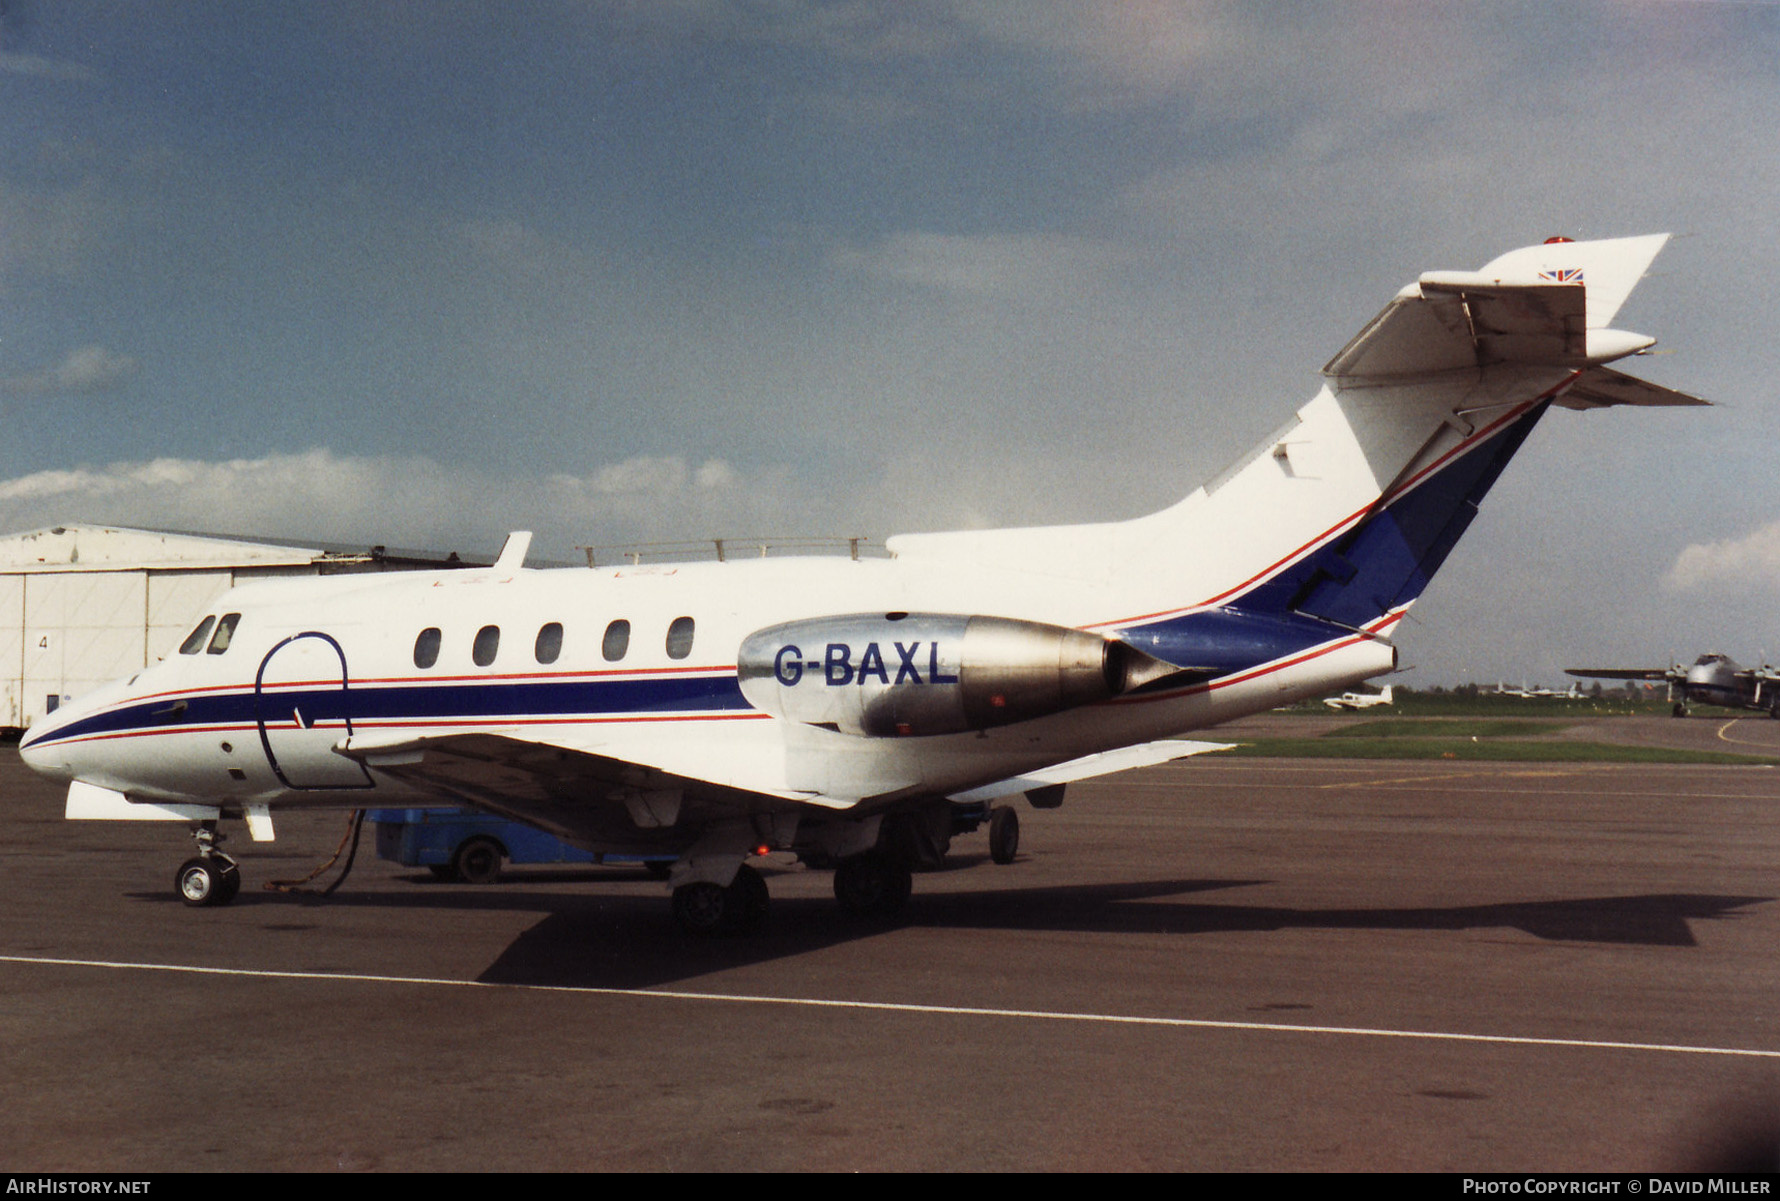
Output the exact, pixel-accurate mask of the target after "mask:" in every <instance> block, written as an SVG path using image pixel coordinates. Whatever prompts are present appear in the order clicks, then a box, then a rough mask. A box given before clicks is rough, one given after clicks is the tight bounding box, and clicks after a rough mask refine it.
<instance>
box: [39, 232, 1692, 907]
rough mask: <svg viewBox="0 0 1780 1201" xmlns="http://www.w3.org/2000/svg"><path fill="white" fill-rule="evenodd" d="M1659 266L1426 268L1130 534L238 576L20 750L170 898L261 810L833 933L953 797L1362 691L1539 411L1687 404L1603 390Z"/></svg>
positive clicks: (1094, 767)
mask: <svg viewBox="0 0 1780 1201" xmlns="http://www.w3.org/2000/svg"><path fill="white" fill-rule="evenodd" d="M1665 238H1666V235H1655V236H1650V237H1638V238H1622V239H1615V240H1610V241H1596V242H1572V241H1567V240H1564V239H1553V240H1551V241H1549V242H1547V243H1545V244H1542V245H1537V246H1530V247H1527V248H1525V249H1521V250H1516V251H1513V252H1511V253H1509V254H1506V255H1503V256H1502V257H1501V258H1498V259H1496V260H1495V261H1494V262H1492V263H1490V264H1489V265H1488V266H1486V267H1484V268H1483V269H1482V270H1480V271H1470V272H1454V271H1440V272H1431V273H1429V274H1426V275H1423V276H1422V277H1421V278H1420V279H1419V280H1418V281H1417V282H1415V283H1412V284H1410V285H1408V286H1407V287H1405V288H1404V289H1403V290H1402V291H1400V292H1399V293H1398V294H1397V295H1396V297H1395V298H1394V299H1393V300H1392V301H1391V302H1390V304H1389V305H1387V306H1386V308H1385V309H1384V311H1383V312H1382V313H1381V314H1379V316H1378V317H1376V318H1375V319H1374V320H1373V321H1372V322H1371V323H1370V324H1369V325H1367V326H1366V328H1365V329H1364V330H1363V331H1362V332H1361V333H1360V334H1359V335H1358V336H1357V337H1356V338H1354V340H1353V341H1352V342H1350V343H1349V344H1348V345H1347V346H1346V347H1345V348H1344V349H1342V351H1341V352H1340V353H1339V354H1337V355H1336V356H1335V357H1334V358H1333V359H1332V360H1330V362H1329V363H1328V365H1327V366H1326V367H1324V368H1323V377H1324V380H1323V386H1322V388H1321V389H1320V390H1319V391H1318V393H1317V395H1316V396H1315V398H1314V399H1312V400H1311V401H1310V402H1309V403H1308V404H1307V405H1305V406H1304V407H1303V408H1301V409H1299V410H1298V412H1297V414H1296V415H1295V416H1293V417H1291V418H1290V419H1289V420H1288V421H1287V422H1286V424H1285V425H1284V426H1282V427H1281V428H1280V429H1279V431H1278V432H1277V433H1275V434H1274V435H1273V436H1272V437H1270V438H1268V439H1267V440H1266V441H1265V442H1263V443H1261V445H1260V446H1258V447H1256V448H1255V449H1254V450H1253V451H1252V452H1250V453H1249V454H1247V455H1245V456H1244V457H1243V458H1242V459H1240V460H1239V461H1238V462H1236V463H1235V464H1234V465H1233V466H1231V467H1230V468H1229V469H1228V470H1227V471H1225V472H1224V473H1223V474H1221V475H1219V476H1218V477H1217V478H1216V479H1214V480H1213V481H1212V482H1210V483H1208V484H1206V485H1205V486H1204V487H1201V488H1198V489H1195V490H1194V491H1193V492H1192V493H1190V494H1189V495H1188V496H1187V497H1186V498H1185V499H1183V500H1181V501H1180V502H1179V503H1178V504H1175V505H1173V506H1172V507H1170V508H1167V509H1164V510H1163V511H1161V512H1159V513H1155V514H1152V515H1150V516H1147V517H1141V518H1137V519H1135V520H1131V521H1123V522H1115V523H1106V524H1096V525H1084V526H1061V527H1051V528H1032V529H1009V530H993V531H971V532H961V533H943V534H915V535H906V534H905V535H902V536H899V537H895V538H892V539H890V540H889V542H888V544H887V547H888V550H889V552H890V555H889V557H888V558H885V559H869V558H868V559H863V560H854V559H842V558H823V557H819V556H818V557H806V558H799V559H761V560H753V561H744V562H717V563H683V564H678V565H644V566H634V565H633V566H626V567H615V568H600V569H580V568H573V569H553V570H531V569H527V568H526V567H525V566H524V558H525V553H526V547H527V543H528V541H529V535H526V534H515V535H513V536H512V537H510V538H509V540H508V542H507V545H506V548H505V549H504V551H503V552H502V554H501V556H500V559H499V561H498V562H497V563H495V565H494V566H493V567H492V568H488V569H475V570H460V571H449V572H439V573H419V572H417V573H412V574H400V575H376V576H370V575H366V576H335V577H330V578H320V579H310V580H301V581H279V582H268V583H258V584H250V585H246V586H243V587H240V588H237V589H235V590H233V591H231V592H229V593H227V594H225V595H224V596H223V597H222V598H221V599H220V600H219V601H218V602H217V603H216V605H215V606H214V609H213V611H212V612H211V613H210V614H209V615H208V616H206V617H205V618H204V619H203V620H202V621H201V622H199V623H198V626H197V628H195V629H194V630H192V632H191V635H190V637H188V638H187V639H186V640H185V642H184V643H183V645H181V646H180V647H179V650H178V653H177V654H172V655H169V656H168V657H167V658H166V659H165V660H163V661H162V662H159V663H156V664H155V665H153V666H151V667H148V668H146V669H145V670H143V671H141V672H139V673H137V674H136V675H134V676H131V677H130V678H129V679H127V680H120V681H118V682H117V683H114V684H110V685H108V686H106V687H103V688H100V689H98V690H96V691H94V692H92V693H89V694H87V695H84V696H80V697H77V698H75V699H74V700H73V701H71V702H70V703H68V704H65V705H63V706H62V707H61V708H59V709H57V710H56V711H55V712H54V713H53V714H49V715H47V716H45V717H44V718H42V719H40V720H39V721H38V722H37V723H36V724H35V725H33V726H32V727H31V729H30V730H29V731H28V732H27V733H26V735H25V737H24V739H23V741H22V743H21V751H22V753H23V755H24V758H25V760H26V762H27V763H29V764H30V765H31V766H32V767H34V768H36V769H37V770H39V771H41V772H45V773H47V774H50V775H52V776H56V777H59V778H61V779H64V780H67V781H69V792H68V813H69V815H70V816H72V817H134V816H154V817H171V818H178V819H180V820H186V821H190V822H193V823H194V836H195V837H196V839H197V843H198V852H197V854H196V855H195V856H194V857H193V858H192V859H190V860H188V861H187V862H186V863H184V864H183V865H182V866H181V867H180V868H179V871H178V873H177V876H176V882H177V886H178V889H179V892H180V894H181V895H182V896H183V897H184V899H185V900H186V901H187V902H189V903H192V904H214V903H219V902H225V901H227V900H228V899H230V898H231V897H233V896H234V895H235V892H236V891H237V889H238V888H239V886H240V876H239V872H238V869H237V867H236V865H235V863H234V862H233V861H232V860H231V859H230V858H229V857H228V856H226V855H224V854H223V853H222V851H221V850H220V849H219V848H218V847H217V845H216V823H217V821H218V820H219V819H222V818H235V817H244V818H246V819H247V821H248V826H249V829H250V831H252V832H254V833H255V834H256V836H262V835H268V834H269V833H270V824H271V819H270V815H271V811H272V810H275V809H278V808H281V807H299V806H303V807H312V806H337V807H360V806H370V805H379V806H383V805H388V806H398V805H416V804H432V805H445V804H449V805H469V806H473V807H475V808H477V809H481V810H485V811H488V812H492V813H496V814H500V815H503V816H505V817H508V818H512V819H516V820H518V821H522V822H526V823H529V824H531V825H533V826H535V827H538V828H540V829H543V830H546V831H548V832H550V833H552V834H554V835H557V836H558V837H560V838H563V839H565V840H567V841H569V842H571V843H574V844H577V845H579V846H582V847H586V848H589V849H593V850H599V851H605V852H610V853H629V854H646V855H660V854H664V853H671V854H675V855H677V856H678V857H679V858H678V861H677V862H676V863H675V865H674V869H673V872H672V875H671V884H672V888H673V904H674V912H675V915H676V917H677V919H678V920H679V921H680V923H681V924H682V925H683V926H684V927H686V928H687V929H689V930H693V931H697V932H704V933H719V932H727V931H733V930H740V929H745V928H747V927H749V926H752V925H753V924H755V923H756V922H758V920H759V919H760V918H761V916H762V915H763V914H764V912H765V909H766V901H767V897H766V891H767V890H766V886H765V883H764V881H763V879H762V877H761V875H760V874H759V873H758V872H757V871H756V870H754V868H753V867H751V866H750V865H749V864H748V863H747V862H746V860H747V859H748V858H749V857H750V856H751V855H753V854H756V853H759V852H761V851H763V850H778V851H792V852H796V853H799V854H801V855H803V856H805V857H806V859H808V860H809V861H812V862H831V863H834V864H837V865H838V866H837V869H836V871H835V878H834V888H835V893H836V896H837V898H838V899H839V900H840V901H841V903H842V904H843V906H845V907H846V908H848V909H850V910H854V911H857V912H862V913H868V914H879V915H882V914H891V913H894V912H895V911H896V910H897V909H899V908H900V906H901V905H902V904H903V902H905V901H906V899H907V897H908V895H909V889H910V874H909V864H910V860H911V857H912V856H913V855H914V854H915V851H914V850H913V849H912V848H918V847H919V846H921V845H922V844H923V843H925V844H927V845H929V846H931V845H932V844H933V843H935V842H940V843H943V841H944V840H945V839H946V838H947V837H948V836H949V831H950V828H951V827H950V822H951V820H952V811H953V807H954V803H959V802H962V803H967V804H976V805H980V804H982V803H983V802H986V801H987V802H993V801H996V800H1001V799H1004V798H1009V799H1011V798H1014V797H1017V796H1019V795H1022V794H1023V795H1025V796H1026V797H1027V798H1028V799H1029V801H1030V802H1032V803H1033V804H1034V805H1036V806H1039V807H1050V806H1054V805H1056V804H1059V803H1061V801H1062V793H1063V787H1064V786H1065V785H1067V784H1068V783H1070V782H1072V781H1075V780H1081V779H1086V778H1088V777H1091V776H1097V775H1101V774H1104V773H1107V772H1114V771H1119V770H1123V769H1126V768H1130V767H1135V766H1140V765H1144V764H1151V763H1158V762H1163V761H1166V760H1170V759H1175V758H1179V757H1182V756H1185V755H1191V754H1194V753H1197V752H1199V751H1203V750H1207V749H1213V744H1207V743H1195V742H1187V741H1180V740H1179V736H1180V735H1182V734H1184V733H1187V732H1190V731H1193V730H1198V729H1201V728H1204V727H1207V726H1212V725H1216V724H1217V723H1218V722H1221V721H1226V720H1228V719H1230V718H1234V717H1240V716H1242V715H1244V714H1248V713H1254V712H1257V711H1261V710H1266V709H1272V708H1274V707H1276V706H1279V705H1282V704H1288V703H1290V702H1293V701H1297V700H1304V699H1312V698H1316V697H1321V696H1326V695H1328V693H1329V692H1330V691H1331V690H1332V689H1339V688H1343V687H1347V686H1351V685H1354V684H1357V683H1359V682H1360V681H1362V680H1366V679H1369V678H1371V677H1374V676H1377V675H1381V674H1384V673H1386V672H1389V671H1391V670H1392V669H1393V667H1394V666H1395V665H1396V661H1397V650H1396V647H1395V645H1394V644H1393V643H1392V640H1391V636H1392V634H1393V632H1394V631H1395V628H1396V626H1397V623H1398V622H1399V621H1400V620H1401V619H1402V617H1403V615H1404V613H1405V611H1406V610H1407V609H1408V608H1409V606H1410V605H1411V604H1412V603H1413V602H1414V601H1415V600H1416V598H1417V597H1419V596H1420V595H1421V593H1422V590H1423V589H1424V588H1425V587H1426V586H1427V584H1428V581H1429V579H1430V577H1432V576H1433V574H1434V572H1435V571H1436V570H1437V569H1438V568H1439V567H1440V565H1441V563H1442V562H1443V561H1444V560H1445V559H1446V556H1447V555H1448V553H1450V552H1451V550H1452V548H1453V545H1454V544H1455V543H1456V542H1457V540H1458V538H1459V536H1460V534H1462V533H1463V532H1464V529H1465V527H1466V525H1467V524H1468V523H1469V522H1470V520H1471V518H1472V516H1473V515H1474V513H1475V512H1476V507H1477V504H1478V502H1479V501H1481V500H1482V498H1483V496H1484V493H1485V492H1487V491H1488V489H1489V487H1490V485H1491V484H1492V483H1494V482H1495V479H1496V477H1497V476H1498V475H1499V474H1500V473H1501V471H1502V469H1503V467H1504V466H1505V465H1506V464H1507V462H1508V460H1509V458H1510V457H1511V456H1512V455H1513V454H1514V452H1515V451H1516V450H1517V449H1518V448H1519V447H1520V445H1521V443H1522V441H1523V440H1524V439H1525V438H1526V437H1527V435H1528V433H1530V432H1531V430H1532V428H1533V426H1534V424H1535V423H1536V422H1537V421H1538V420H1539V418H1540V417H1542V416H1543V415H1544V414H1545V412H1546V410H1547V409H1548V408H1549V407H1551V406H1552V405H1553V404H1556V405H1558V406H1561V407H1565V408H1572V409H1588V408H1596V407H1601V406H1606V405H1614V404H1634V405H1676V404H1701V403H1704V402H1703V401H1699V400H1697V399H1695V398H1693V397H1690V396H1686V395H1683V394H1681V393H1677V392H1673V391H1671V390H1669V389H1666V388H1662V387H1659V386H1656V385H1652V384H1649V383H1646V382H1643V381H1640V380H1637V379H1634V378H1632V377H1630V376H1626V375H1622V374H1620V373H1619V372H1617V371H1614V370H1612V369H1610V368H1608V367H1606V366H1604V364H1606V363H1608V362H1611V361H1613V360H1617V359H1620V358H1624V357H1625V356H1628V355H1632V354H1636V353H1637V352H1639V351H1641V350H1644V349H1645V348H1647V347H1649V346H1650V345H1652V343H1653V342H1654V339H1652V338H1648V337H1643V336H1641V335H1637V334H1631V333H1626V332H1622V331H1619V330H1615V329H1612V328H1610V322H1611V321H1612V318H1613V316H1614V314H1615V312H1616V311H1617V310H1618V309H1619V307H1620V305H1621V303H1622V302H1623V301H1624V300H1625V298H1626V296H1627V295H1628V294H1629V293H1630V292H1631V290H1632V288H1633V286H1634V285H1635V284H1636V283H1637V282H1638V280H1639V279H1640V278H1641V277H1642V276H1643V274H1644V271H1645V269H1646V267H1647V266H1648V265H1649V263H1650V262H1651V260H1652V259H1653V258H1654V257H1655V255H1656V253H1657V251H1658V250H1659V249H1660V248H1661V247H1662V245H1663V243H1664V241H1665ZM998 812H1005V813H1007V814H1010V815H1011V813H1012V812H1013V811H1012V810H1011V809H1006V808H1005V807H1004V808H1003V809H1002V810H999V811H998Z"/></svg>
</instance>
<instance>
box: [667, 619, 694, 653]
mask: <svg viewBox="0 0 1780 1201" xmlns="http://www.w3.org/2000/svg"><path fill="white" fill-rule="evenodd" d="M667 653H668V658H670V659H684V658H685V657H686V656H687V655H690V654H691V653H692V618H690V617H676V618H674V624H673V625H671V626H669V627H668V636H667Z"/></svg>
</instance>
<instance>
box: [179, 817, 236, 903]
mask: <svg viewBox="0 0 1780 1201" xmlns="http://www.w3.org/2000/svg"><path fill="white" fill-rule="evenodd" d="M192 838H193V839H194V840H195V841H196V842H197V844H198V853H197V854H196V855H195V856H193V857H192V858H190V859H187V860H186V861H185V862H184V863H182V864H180V865H179V870H178V871H177V872H175V873H174V874H173V888H174V891H175V892H177V893H178V894H179V899H180V900H182V901H184V902H185V903H186V904H187V905H191V906H194V907H200V908H203V907H209V906H211V905H227V904H228V903H229V902H230V901H232V900H234V899H235V894H236V893H238V892H240V891H241V869H240V868H239V867H237V866H236V865H235V861H234V860H233V859H231V858H229V857H228V856H227V855H225V854H223V853H222V852H221V851H219V850H217V848H216V844H217V843H219V842H221V841H222V838H221V836H219V835H218V834H217V832H216V823H215V822H213V821H208V822H199V823H198V824H197V825H196V826H194V827H193V828H192Z"/></svg>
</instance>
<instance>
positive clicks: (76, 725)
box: [45, 675, 753, 742]
mask: <svg viewBox="0 0 1780 1201" xmlns="http://www.w3.org/2000/svg"><path fill="white" fill-rule="evenodd" d="M179 699H180V700H183V701H184V702H185V707H184V709H182V710H178V711H177V712H172V711H171V710H173V709H174V708H175V706H174V705H173V704H172V703H171V702H170V701H169V700H168V699H167V698H165V697H162V698H157V699H155V700H152V701H146V702H142V703H139V704H134V705H126V706H123V707H121V708H118V709H112V710H109V711H106V712H103V713H95V714H93V715H92V716H90V717H85V718H82V719H81V720H79V721H76V722H71V723H69V724H68V725H67V726H65V727H63V728H62V729H59V730H57V731H56V732H55V735H54V737H53V738H52V739H47V740H45V741H56V742H59V741H64V740H67V739H78V738H93V737H102V736H104V735H107V734H117V733H122V732H124V731H129V730H144V729H147V730H157V731H175V730H179V729H182V728H186V727H204V726H227V725H253V724H255V723H257V722H258V721H259V720H260V716H261V713H262V708H263V710H264V712H265V715H266V718H267V720H268V721H277V722H287V721H289V720H290V715H291V712H292V710H295V709H301V710H302V712H303V715H304V717H306V718H308V719H309V720H310V721H311V722H339V721H346V720H349V721H353V722H379V721H394V722H414V723H420V722H430V721H450V720H452V719H457V718H462V719H483V718H487V719H493V720H497V721H498V720H501V719H503V718H507V719H516V718H543V719H546V720H548V719H550V718H563V719H570V718H577V717H602V716H609V715H627V716H631V715H634V716H638V717H646V716H648V715H650V714H654V713H701V714H717V713H725V712H733V711H743V712H753V707H752V706H751V705H749V704H748V702H747V701H746V700H745V699H744V698H743V697H742V692H741V688H740V686H739V685H738V684H737V682H736V677H735V676H734V675H727V676H692V677H686V676H674V677H666V678H659V677H658V678H652V679H641V680H585V679H582V680H543V681H537V680H534V681H511V680H494V681H489V682H486V683H482V682H474V681H467V682H464V683H461V684H442V685H425V686H420V685H413V684H353V685H351V686H350V687H348V688H344V689H342V688H339V687H334V688H314V689H302V688H296V689H282V688H281V689H279V690H278V691H276V692H269V693H267V694H266V696H265V697H264V698H263V700H262V699H261V698H259V697H256V696H255V695H254V694H253V693H251V692H245V691H235V692H227V693H210V694H203V693H198V694H190V695H185V696H182V697H180V698H179Z"/></svg>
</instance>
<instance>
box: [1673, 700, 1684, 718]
mask: <svg viewBox="0 0 1780 1201" xmlns="http://www.w3.org/2000/svg"><path fill="white" fill-rule="evenodd" d="M1669 716H1670V717H1686V716H1687V706H1686V705H1683V704H1681V703H1680V702H1679V701H1678V702H1676V704H1675V707H1674V708H1673V709H1671V710H1669Z"/></svg>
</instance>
